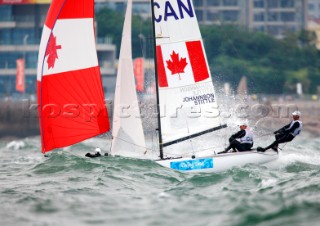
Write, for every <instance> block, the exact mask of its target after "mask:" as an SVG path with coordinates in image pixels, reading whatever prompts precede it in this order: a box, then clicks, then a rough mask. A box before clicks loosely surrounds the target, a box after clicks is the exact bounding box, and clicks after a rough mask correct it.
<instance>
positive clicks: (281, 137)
mask: <svg viewBox="0 0 320 226" xmlns="http://www.w3.org/2000/svg"><path fill="white" fill-rule="evenodd" d="M300 116H301V112H300V111H294V112H293V113H292V119H293V120H292V121H291V122H290V123H289V124H288V125H286V126H284V127H282V128H281V129H278V130H277V131H275V132H274V134H275V137H276V140H275V141H274V142H273V143H272V144H270V145H269V146H268V147H265V148H260V147H258V149H257V150H258V151H266V150H268V149H269V148H272V149H273V150H274V151H278V144H281V143H285V142H289V141H292V140H293V139H294V138H295V137H296V136H297V135H299V134H300V132H301V130H302V122H301V121H300V120H299V119H300Z"/></svg>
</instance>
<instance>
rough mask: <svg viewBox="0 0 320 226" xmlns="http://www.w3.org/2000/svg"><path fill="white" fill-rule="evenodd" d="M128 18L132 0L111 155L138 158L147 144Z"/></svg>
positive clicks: (124, 38) (127, 23)
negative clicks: (137, 91)
mask: <svg viewBox="0 0 320 226" xmlns="http://www.w3.org/2000/svg"><path fill="white" fill-rule="evenodd" d="M131 15H132V0H128V3H127V10H126V16H125V21H124V27H123V34H122V41H121V49H120V56H119V64H118V73H117V82H116V89H115V99H114V113H113V128H112V136H113V139H112V147H111V154H113V155H117V154H119V155H122V156H128V157H138V158H141V157H143V154H144V152H145V151H146V148H145V147H146V145H145V138H144V133H143V128H142V122H141V117H140V109H139V104H138V98H137V93H136V91H135V89H136V86H135V81H134V72H133V62H132V47H131Z"/></svg>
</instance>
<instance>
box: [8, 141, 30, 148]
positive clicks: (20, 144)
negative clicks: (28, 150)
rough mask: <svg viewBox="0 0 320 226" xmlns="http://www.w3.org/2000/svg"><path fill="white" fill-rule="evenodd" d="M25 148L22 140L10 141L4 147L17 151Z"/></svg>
mask: <svg viewBox="0 0 320 226" xmlns="http://www.w3.org/2000/svg"><path fill="white" fill-rule="evenodd" d="M24 147H26V143H25V142H24V141H22V140H19V141H15V140H14V141H11V142H9V143H8V144H7V145H6V148H8V149H12V150H19V149H22V148H24Z"/></svg>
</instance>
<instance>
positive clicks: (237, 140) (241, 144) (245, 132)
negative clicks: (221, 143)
mask: <svg viewBox="0 0 320 226" xmlns="http://www.w3.org/2000/svg"><path fill="white" fill-rule="evenodd" d="M239 126H240V131H238V132H237V133H235V134H233V135H232V136H231V137H230V138H229V143H230V145H229V146H228V147H227V148H226V149H225V150H224V151H222V152H219V153H218V154H222V153H227V152H228V151H229V150H230V149H231V148H232V149H233V151H250V149H251V148H252V146H253V133H252V131H251V130H250V129H249V127H248V124H247V122H245V121H244V122H241V123H240V124H239Z"/></svg>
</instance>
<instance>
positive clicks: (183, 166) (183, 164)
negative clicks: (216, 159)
mask: <svg viewBox="0 0 320 226" xmlns="http://www.w3.org/2000/svg"><path fill="white" fill-rule="evenodd" d="M170 167H171V169H176V170H182V171H186V170H199V169H210V168H213V159H212V158H205V159H194V160H185V161H177V162H170Z"/></svg>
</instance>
